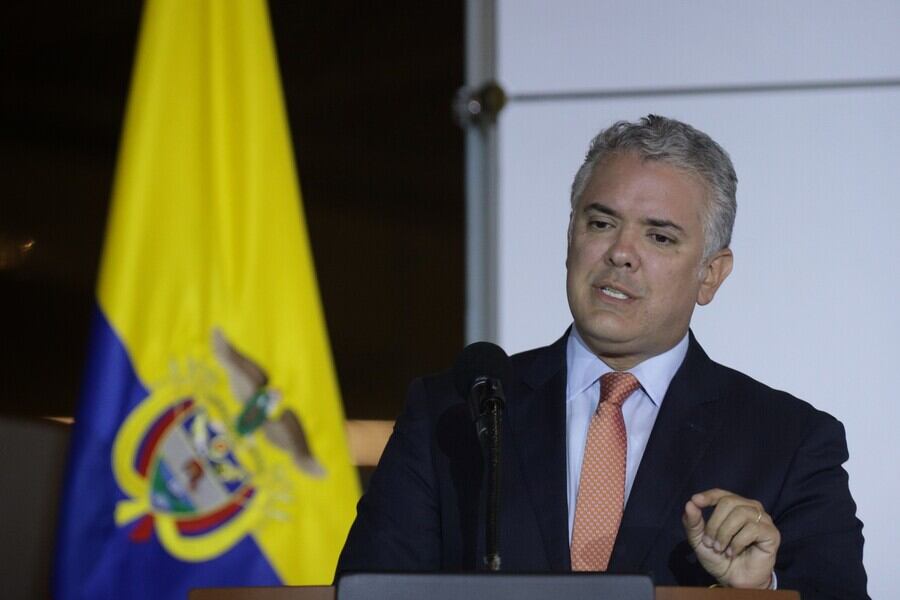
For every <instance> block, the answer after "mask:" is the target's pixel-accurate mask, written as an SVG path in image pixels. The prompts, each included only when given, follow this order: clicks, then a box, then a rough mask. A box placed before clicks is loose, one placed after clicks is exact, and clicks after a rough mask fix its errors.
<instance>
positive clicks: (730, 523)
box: [706, 505, 762, 552]
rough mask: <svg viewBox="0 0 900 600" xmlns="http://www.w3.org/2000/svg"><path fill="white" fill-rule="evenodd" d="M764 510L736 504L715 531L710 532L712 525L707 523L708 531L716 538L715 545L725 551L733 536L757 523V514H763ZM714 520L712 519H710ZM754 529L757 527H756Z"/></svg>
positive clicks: (717, 548)
mask: <svg viewBox="0 0 900 600" xmlns="http://www.w3.org/2000/svg"><path fill="white" fill-rule="evenodd" d="M761 514H762V512H760V511H757V510H756V509H755V508H753V507H751V506H747V505H740V506H735V507H734V508H732V509H731V511H730V512H729V513H728V516H726V517H725V520H724V521H722V523H721V524H720V525H719V527H718V528H717V529H716V531H715V533H714V534H713V533H711V532H710V526H709V525H707V528H706V533H707V535H710V536H711V537H712V538H713V539H714V540H715V542H714V547H715V548H716V550H718V551H720V552H721V551H723V550H725V548H727V547H728V546H729V545H731V544H732V543H733V542H732V538H733V537H734V536H735V535H736V534H737V533H738V532H739V531H743V530H744V529H746V528H747V527H748V526H749V525H754V526H755V525H756V517H757V515H761ZM710 521H712V519H710ZM754 531H756V528H755V527H754Z"/></svg>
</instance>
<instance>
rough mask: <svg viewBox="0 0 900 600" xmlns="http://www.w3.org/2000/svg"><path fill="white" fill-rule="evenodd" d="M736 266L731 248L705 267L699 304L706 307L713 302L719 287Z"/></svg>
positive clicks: (719, 252) (699, 291)
mask: <svg viewBox="0 0 900 600" xmlns="http://www.w3.org/2000/svg"><path fill="white" fill-rule="evenodd" d="M733 266H734V254H732V252H731V249H730V248H723V249H722V250H719V251H718V252H716V253H715V254H714V255H713V256H712V258H711V259H710V260H709V262H707V263H706V264H705V265H703V270H702V271H700V289H699V290H698V291H697V304H699V305H700V306H705V305H707V304H709V303H710V302H712V301H713V298H714V297H715V295H716V292H717V291H718V289H719V286H720V285H722V282H723V281H725V279H726V278H727V277H728V275H729V274H730V273H731V268H732V267H733Z"/></svg>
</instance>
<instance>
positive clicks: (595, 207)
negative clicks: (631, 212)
mask: <svg viewBox="0 0 900 600" xmlns="http://www.w3.org/2000/svg"><path fill="white" fill-rule="evenodd" d="M592 211H595V212H599V213H603V214H605V215H609V216H611V217H616V218H617V219H618V218H621V216H622V215H621V214H620V213H619V212H618V211H617V210H615V209H613V208H610V207H608V206H606V205H605V204H600V203H599V202H591V203H590V204H588V205H587V206H585V207H584V212H592ZM641 222H642V223H643V224H644V225H649V226H650V227H668V228H670V229H674V230H676V231H680V232H681V233H685V231H684V227H682V226H681V225H679V224H678V223H676V222H674V221H670V220H668V219H654V218H646V219H643V220H642V221H641Z"/></svg>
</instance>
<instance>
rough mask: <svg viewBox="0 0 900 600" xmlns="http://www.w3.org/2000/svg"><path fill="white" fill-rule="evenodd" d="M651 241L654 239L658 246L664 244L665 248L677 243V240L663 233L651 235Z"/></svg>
mask: <svg viewBox="0 0 900 600" xmlns="http://www.w3.org/2000/svg"><path fill="white" fill-rule="evenodd" d="M650 239H652V240H653V241H654V242H656V243H657V244H662V245H664V246H669V245H671V244H674V243H675V240H674V239H672V238H670V237H669V236H667V235H663V234H661V233H651V234H650Z"/></svg>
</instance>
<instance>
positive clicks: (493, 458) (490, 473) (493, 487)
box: [469, 378, 503, 571]
mask: <svg viewBox="0 0 900 600" xmlns="http://www.w3.org/2000/svg"><path fill="white" fill-rule="evenodd" d="M469 409H470V410H471V412H472V416H473V418H474V419H475V430H476V432H477V433H478V441H479V442H480V443H481V448H482V450H483V452H484V454H485V455H486V456H485V464H486V467H487V471H486V473H485V481H486V482H487V495H486V509H487V510H486V528H485V555H484V564H485V565H487V568H488V571H499V570H500V535H499V526H498V523H499V520H500V423H501V420H502V419H501V417H502V412H503V388H502V386H501V385H500V381H499V380H497V379H492V378H480V379H479V380H476V382H475V384H474V385H473V387H472V392H471V394H470V396H469Z"/></svg>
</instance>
